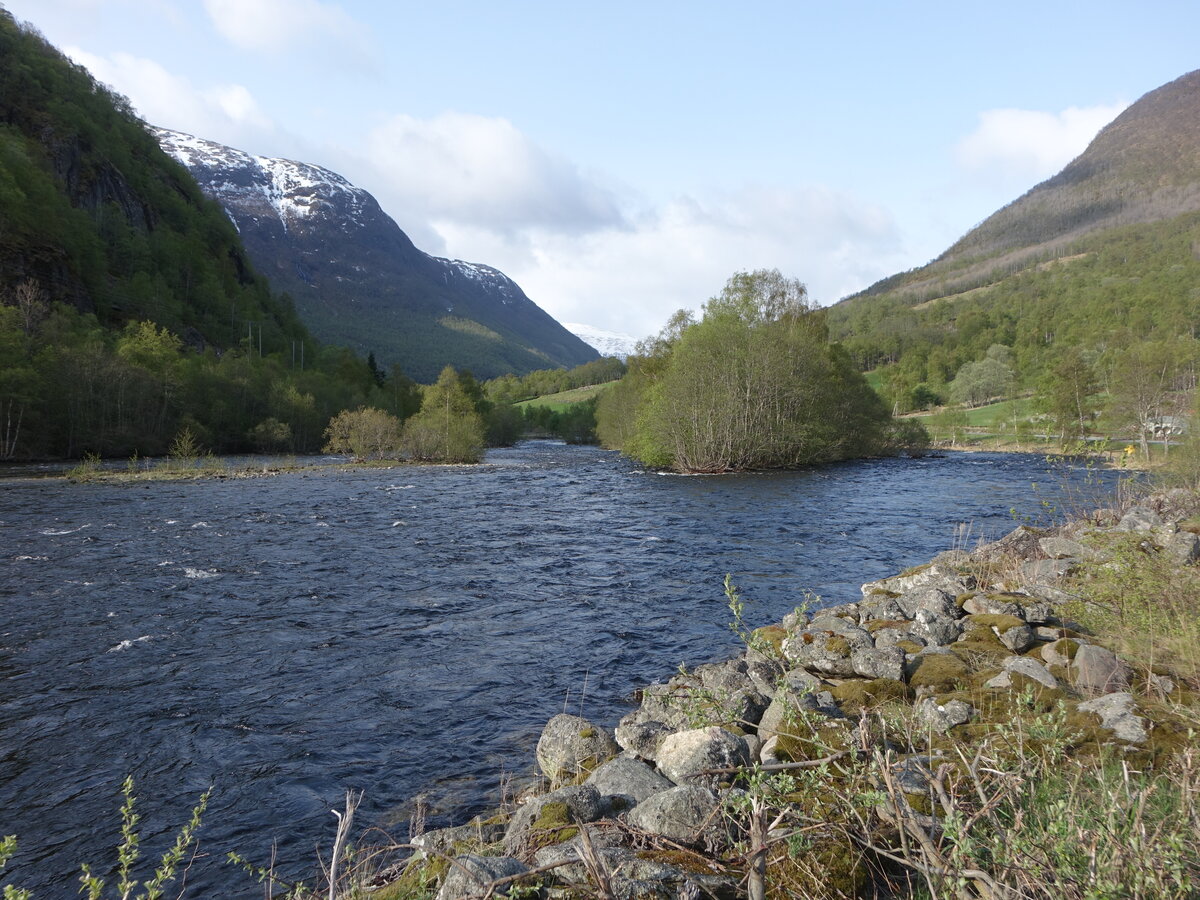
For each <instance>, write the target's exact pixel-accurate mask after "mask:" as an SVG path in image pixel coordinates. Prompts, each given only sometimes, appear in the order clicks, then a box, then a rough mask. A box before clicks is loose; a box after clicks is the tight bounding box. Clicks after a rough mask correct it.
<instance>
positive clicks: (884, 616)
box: [858, 593, 908, 622]
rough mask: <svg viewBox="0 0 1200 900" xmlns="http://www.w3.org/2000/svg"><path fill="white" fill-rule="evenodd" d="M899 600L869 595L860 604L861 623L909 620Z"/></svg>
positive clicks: (886, 596) (880, 595) (885, 595)
mask: <svg viewBox="0 0 1200 900" xmlns="http://www.w3.org/2000/svg"><path fill="white" fill-rule="evenodd" d="M897 600H898V598H896V597H891V596H889V595H887V594H882V593H880V594H869V595H868V596H866V597H864V598H863V599H862V601H861V602H860V603H859V604H858V616H859V621H861V622H875V621H885V622H899V621H902V620H904V619H906V618H908V617H907V616H906V615H905V614H904V610H903V609H901V608H900V604H899V603H898V602H897Z"/></svg>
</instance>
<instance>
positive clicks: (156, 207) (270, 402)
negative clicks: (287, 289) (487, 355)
mask: <svg viewBox="0 0 1200 900" xmlns="http://www.w3.org/2000/svg"><path fill="white" fill-rule="evenodd" d="M400 377H401V376H399V375H398V373H397V375H396V378H400ZM393 382H394V383H391V384H389V382H388V380H387V379H386V378H385V377H384V373H380V372H378V371H372V369H371V368H370V367H369V366H368V365H367V364H366V363H364V362H363V361H362V360H359V359H357V358H355V357H354V356H353V355H352V354H350V353H349V352H348V351H343V350H338V349H327V350H323V351H322V350H321V349H320V348H319V347H318V345H317V344H316V343H315V342H314V341H313V340H312V339H311V338H310V336H309V335H308V333H307V331H306V330H305V328H304V327H303V325H302V324H301V323H300V321H299V320H298V318H297V317H296V314H295V312H294V311H293V309H292V306H291V303H290V302H289V301H288V300H287V299H286V298H285V297H282V296H278V295H275V294H273V293H272V292H271V290H270V288H269V287H268V285H267V283H266V281H265V280H264V279H262V278H261V277H259V276H258V275H256V274H255V272H254V271H253V269H252V268H251V266H250V265H249V264H248V263H247V261H246V255H245V252H244V250H243V248H242V246H241V243H240V242H239V239H238V236H237V233H236V231H235V229H234V227H233V225H232V223H230V221H229V220H228V219H227V218H226V216H225V215H224V213H223V212H222V211H221V209H220V208H219V207H218V206H217V205H216V204H215V203H213V202H211V201H210V200H208V199H206V198H205V197H204V195H203V194H202V193H201V192H200V190H199V188H198V187H197V186H196V184H195V182H194V181H193V180H192V178H191V177H190V176H189V175H188V174H187V172H186V170H185V169H184V168H183V167H182V166H180V165H179V164H178V163H176V162H175V161H173V160H171V159H170V158H169V157H167V155H166V154H165V153H164V152H163V151H162V150H161V149H160V148H159V146H158V142H157V141H156V140H155V139H154V137H153V136H152V135H151V134H150V133H149V132H148V131H147V130H146V128H145V126H144V124H143V123H142V122H141V121H140V120H139V119H138V118H137V117H136V116H135V115H134V114H133V112H132V111H131V109H130V107H129V104H128V103H127V102H126V101H125V100H124V98H122V97H120V96H117V95H115V94H113V93H112V92H110V91H109V90H107V89H106V88H104V87H103V86H102V85H99V84H98V83H97V82H96V81H95V80H94V79H93V78H92V77H91V76H90V75H89V74H88V72H87V71H86V70H84V69H83V68H81V67H79V66H77V65H74V64H73V63H71V62H70V61H69V60H67V59H66V58H65V57H64V56H63V55H62V54H61V53H59V52H58V51H57V50H56V49H55V48H54V47H52V46H51V45H49V44H48V43H47V42H46V41H45V40H44V39H43V38H42V37H41V36H40V35H39V34H38V33H37V32H36V31H35V30H34V29H32V28H30V27H29V26H26V25H22V24H19V23H17V22H15V21H14V19H13V18H12V16H11V15H10V14H9V13H7V12H6V11H3V10H0V458H5V459H11V458H28V457H42V456H79V455H81V454H82V453H84V452H98V453H103V454H106V455H112V454H131V453H140V454H150V453H161V452H164V451H165V450H166V449H167V448H168V446H169V445H170V443H171V441H172V440H173V438H174V437H175V436H176V435H177V434H178V433H179V432H180V430H181V429H183V428H187V429H189V431H190V432H191V433H192V434H193V435H194V436H195V437H196V438H198V439H199V440H200V441H201V444H202V445H203V446H205V447H208V448H211V449H214V450H242V449H254V448H269V449H284V450H307V449H316V448H317V447H319V446H320V441H321V432H322V429H323V428H324V426H325V423H326V422H327V421H328V419H329V417H330V415H332V413H333V412H336V411H337V410H339V409H342V408H345V407H347V406H351V405H355V404H357V403H361V402H364V400H366V399H367V398H368V396H369V395H371V394H372V393H373V392H382V393H384V394H389V391H390V395H391V396H399V394H400V393H402V390H408V385H410V384H411V383H410V382H402V381H396V380H395V379H393ZM381 385H383V386H386V389H385V387H381Z"/></svg>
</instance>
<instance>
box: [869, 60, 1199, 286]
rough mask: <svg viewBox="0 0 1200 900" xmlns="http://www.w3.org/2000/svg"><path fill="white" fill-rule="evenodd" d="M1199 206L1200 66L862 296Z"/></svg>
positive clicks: (990, 273)
mask: <svg viewBox="0 0 1200 900" xmlns="http://www.w3.org/2000/svg"><path fill="white" fill-rule="evenodd" d="M1197 210H1200V70H1197V71H1195V72H1190V73H1188V74H1187V75H1184V76H1182V77H1181V78H1178V79H1176V80H1175V81H1172V82H1170V83H1169V84H1166V85H1163V86H1162V87H1160V88H1157V89H1156V90H1153V91H1151V92H1150V93H1148V94H1146V95H1145V96H1143V97H1142V98H1141V99H1140V100H1138V101H1137V102H1136V103H1134V104H1133V105H1132V106H1130V107H1129V108H1128V109H1126V110H1125V111H1124V112H1123V113H1121V114H1120V115H1119V116H1117V118H1116V119H1114V120H1113V121H1112V122H1110V123H1109V124H1108V125H1107V126H1105V127H1104V128H1103V129H1102V130H1101V131H1100V133H1099V134H1098V135H1096V137H1095V138H1094V139H1093V140H1092V142H1091V144H1090V145H1089V146H1088V148H1087V149H1086V150H1085V151H1084V153H1083V154H1082V155H1080V156H1079V157H1077V158H1076V159H1075V160H1074V161H1072V162H1071V163H1070V164H1069V165H1067V167H1066V168H1064V169H1063V170H1062V171H1061V172H1059V173H1058V174H1057V175H1055V176H1054V177H1052V178H1050V179H1048V180H1046V181H1043V182H1042V183H1041V184H1039V185H1037V186H1035V187H1034V188H1032V189H1031V190H1030V191H1028V192H1027V193H1026V194H1025V195H1023V196H1022V197H1020V198H1018V199H1017V200H1015V201H1013V202H1012V203H1010V204H1009V205H1008V206H1005V207H1004V208H1003V209H1001V210H999V211H998V212H996V213H994V214H993V215H991V216H989V217H988V218H987V219H985V220H984V221H983V222H982V223H981V224H979V225H978V226H976V227H975V228H973V229H971V231H969V232H968V233H967V234H966V235H965V236H964V237H962V238H961V239H960V240H959V241H957V242H956V243H955V244H954V245H953V246H951V247H950V248H949V249H948V250H946V251H945V252H944V253H943V254H942V255H941V256H939V257H938V258H937V259H935V260H933V262H931V263H929V264H928V265H926V266H922V267H921V268H918V269H914V270H912V271H910V272H904V273H901V274H899V275H895V276H892V277H891V278H886V279H884V280H883V281H880V282H878V283H876V284H875V285H872V286H871V287H869V288H867V290H865V291H863V292H862V294H860V295H858V296H863V295H865V296H878V295H882V294H890V295H893V296H896V297H898V298H901V299H903V300H904V301H905V302H911V303H921V302H925V301H927V300H930V299H933V298H934V297H942V296H948V295H951V294H954V293H956V292H959V291H964V290H970V289H972V288H975V287H979V286H980V285H983V284H987V283H989V282H991V281H993V280H995V279H996V278H997V277H999V276H1003V275H1006V274H1010V273H1011V272H1013V271H1016V270H1018V269H1021V268H1023V267H1026V266H1028V265H1030V264H1031V263H1033V262H1037V261H1042V260H1046V259H1050V258H1053V257H1055V256H1057V255H1061V254H1062V250H1063V248H1064V247H1066V246H1067V245H1069V244H1070V243H1072V242H1073V241H1077V240H1079V239H1080V238H1082V237H1084V236H1086V235H1088V234H1090V233H1095V232H1098V231H1103V230H1106V229H1111V228H1115V227H1118V226H1122V225H1137V224H1143V223H1150V222H1157V221H1161V220H1164V219H1170V218H1174V217H1176V216H1179V215H1182V214H1185V213H1189V212H1194V211H1197ZM847 299H848V300H849V301H851V302H852V301H853V300H854V299H855V298H847Z"/></svg>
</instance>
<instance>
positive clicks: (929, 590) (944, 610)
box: [896, 587, 962, 619]
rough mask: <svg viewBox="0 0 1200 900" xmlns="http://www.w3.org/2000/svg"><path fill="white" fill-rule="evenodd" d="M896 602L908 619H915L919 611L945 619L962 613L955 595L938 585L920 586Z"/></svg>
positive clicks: (957, 616)
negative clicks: (955, 600) (937, 586)
mask: <svg viewBox="0 0 1200 900" xmlns="http://www.w3.org/2000/svg"><path fill="white" fill-rule="evenodd" d="M896 603H898V604H899V606H900V608H901V609H902V610H904V617H905V618H907V619H915V618H916V616H917V613H918V612H927V613H932V614H934V615H937V616H940V617H942V618H944V619H957V618H959V617H960V616H961V615H962V610H961V609H959V608H958V604H957V603H955V602H954V596H953V595H951V594H948V593H946V592H945V591H943V590H941V589H940V588H936V587H920V588H917V589H916V590H914V591H909V592H908V593H906V594H901V595H900V596H899V597H897V598H896Z"/></svg>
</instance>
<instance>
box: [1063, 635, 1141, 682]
mask: <svg viewBox="0 0 1200 900" xmlns="http://www.w3.org/2000/svg"><path fill="white" fill-rule="evenodd" d="M1072 663H1073V665H1072V666H1071V670H1070V671H1071V684H1073V685H1074V686H1075V688H1076V689H1077V690H1079V691H1080V692H1081V693H1084V694H1110V693H1113V692H1117V691H1123V690H1125V689H1126V688H1128V687H1129V676H1130V669H1129V666H1128V665H1126V664H1125V663H1124V662H1122V661H1121V660H1120V659H1118V658H1117V655H1116V654H1115V653H1113V652H1112V651H1111V650H1105V649H1104V648H1103V647H1097V646H1096V645H1095V644H1082V645H1080V647H1079V648H1078V649H1077V650H1076V651H1075V658H1074V659H1073V660H1072Z"/></svg>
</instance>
